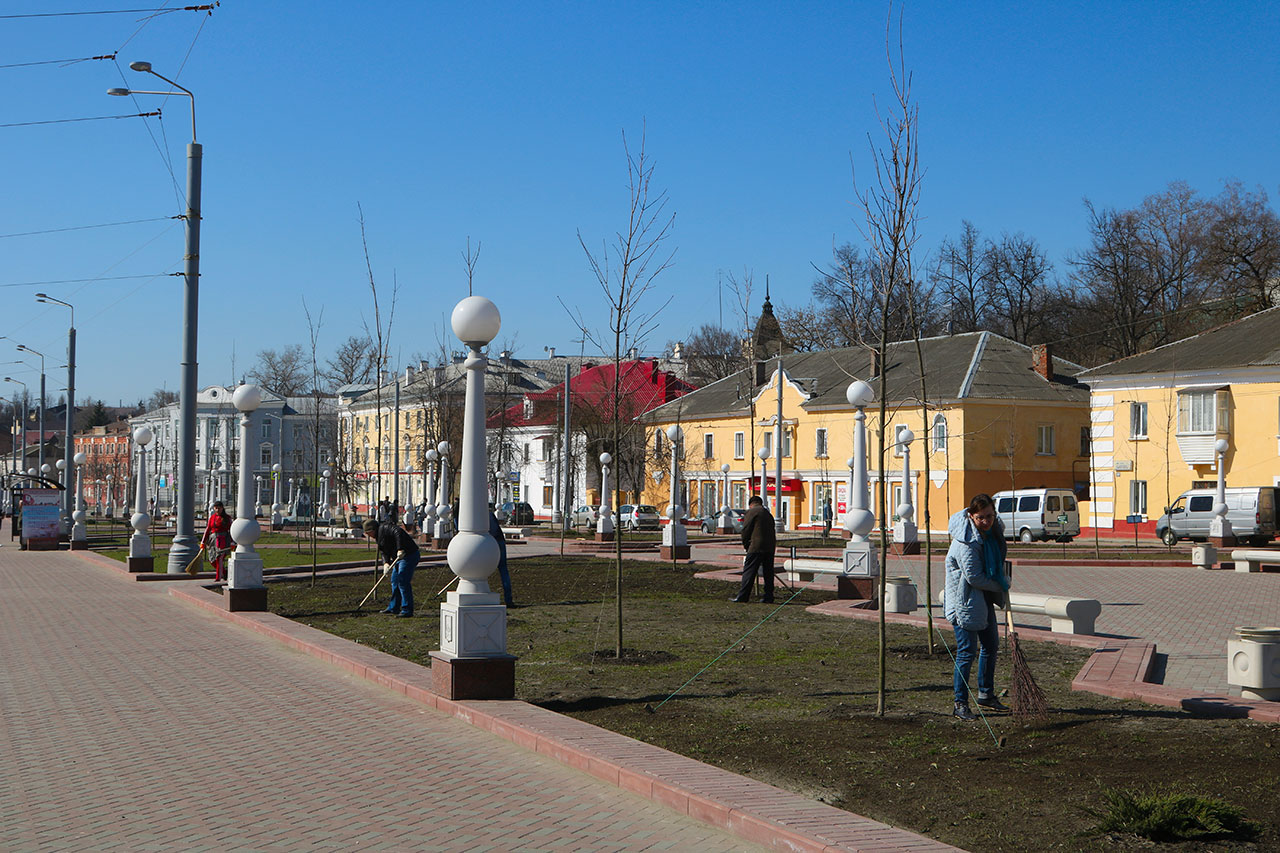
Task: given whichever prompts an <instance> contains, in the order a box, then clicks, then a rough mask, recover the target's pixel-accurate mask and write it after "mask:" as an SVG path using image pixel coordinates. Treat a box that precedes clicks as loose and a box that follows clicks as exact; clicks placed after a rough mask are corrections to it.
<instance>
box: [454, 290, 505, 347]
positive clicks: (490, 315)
mask: <svg viewBox="0 0 1280 853" xmlns="http://www.w3.org/2000/svg"><path fill="white" fill-rule="evenodd" d="M449 323H450V325H451V326H453V333H454V334H455V335H457V336H458V340H460V341H462V342H463V343H465V344H468V345H470V346H474V347H477V348H479V347H481V346H483V345H484V344H487V343H489V341H491V340H493V339H494V338H496V337H497V336H498V330H499V329H501V328H502V315H501V314H500V313H499V312H498V306H497V305H494V304H493V302H492V301H490V300H489V299H486V298H485V297H483V296H468V297H467V298H466V299H464V300H462V301H461V302H459V303H458V304H457V305H455V306H453V315H452V316H451V317H450V318H449Z"/></svg>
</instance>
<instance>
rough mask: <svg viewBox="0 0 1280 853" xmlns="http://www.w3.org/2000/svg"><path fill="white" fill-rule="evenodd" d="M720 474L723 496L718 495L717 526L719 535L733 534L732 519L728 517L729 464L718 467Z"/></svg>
mask: <svg viewBox="0 0 1280 853" xmlns="http://www.w3.org/2000/svg"><path fill="white" fill-rule="evenodd" d="M720 473H722V474H723V475H724V485H723V487H722V492H723V494H721V495H720V497H721V500H720V524H719V525H718V526H719V528H720V532H721V533H732V532H733V519H732V518H731V517H730V516H729V463H728V462H726V463H724V464H723V465H721V466H720Z"/></svg>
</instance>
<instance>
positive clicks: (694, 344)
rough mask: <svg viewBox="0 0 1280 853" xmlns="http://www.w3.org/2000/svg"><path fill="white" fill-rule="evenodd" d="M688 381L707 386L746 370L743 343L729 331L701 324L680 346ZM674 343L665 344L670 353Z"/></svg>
mask: <svg viewBox="0 0 1280 853" xmlns="http://www.w3.org/2000/svg"><path fill="white" fill-rule="evenodd" d="M682 343H683V351H684V358H685V361H686V362H687V363H688V370H689V377H690V378H691V379H696V380H698V382H700V383H702V384H707V383H711V382H714V381H716V380H717V379H724V378H725V377H726V376H732V375H733V374H735V373H737V372H738V371H739V370H742V369H743V368H744V367H746V366H747V360H746V358H745V357H744V356H743V354H742V340H741V339H740V338H739V337H738V336H737V335H736V334H734V333H733V331H732V330H730V329H725V328H722V327H720V326H716V325H712V324H710V323H704V324H702V325H701V326H699V327H698V330H697V331H695V332H694V333H693V334H691V335H689V337H688V338H686V339H685V340H684V341H683V342H682ZM673 347H674V342H668V344H667V349H668V350H671V349H673Z"/></svg>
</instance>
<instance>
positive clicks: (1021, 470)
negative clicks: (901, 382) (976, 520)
mask: <svg viewBox="0 0 1280 853" xmlns="http://www.w3.org/2000/svg"><path fill="white" fill-rule="evenodd" d="M805 399H806V398H805V396H804V394H803V391H802V390H801V389H800V388H799V387H798V386H796V385H794V384H793V383H791V382H790V381H787V382H784V385H783V412H782V417H783V422H784V423H787V424H788V429H789V430H791V431H792V436H793V438H792V455H791V456H787V457H784V458H783V471H782V476H783V480H784V481H786V480H788V479H792V478H795V479H800V480H803V481H804V486H803V489H802V490H801V491H799V492H788V491H785V490H784V492H783V497H784V498H789V503H790V507H789V510H790V511H789V515H788V518H787V527H788V528H789V529H794V528H796V527H799V526H809V525H810V524H814V525H819V526H820V524H821V521H820V517H821V508H820V506H819V505H818V503H817V488H816V487H817V485H818V484H819V483H822V482H831V483H832V484H833V486H834V484H835V483H836V482H840V483H847V482H848V477H849V469H848V467H847V465H846V461H847V460H848V459H849V457H851V456H852V455H853V428H854V411H853V408H852V407H851V406H847V407H844V408H842V409H838V410H825V411H815V412H808V411H805V410H804V409H803V408H802V404H803V403H804V401H805ZM776 413H777V384H776V374H775V377H774V379H773V380H771V381H770V383H769V385H767V386H766V387H765V389H764V390H763V391H761V392H759V393H758V395H757V397H756V405H755V415H754V418H750V417H748V416H747V415H745V414H744V415H742V416H738V417H734V418H705V419H696V418H695V419H685V420H682V422H681V428H682V429H683V430H684V433H685V459H684V462H683V463H682V465H681V470H682V475H681V476H682V477H683V478H684V479H686V480H688V479H691V478H692V479H693V480H694V482H693V483H692V484H691V494H690V504H691V505H690V507H688V508H687V509H688V511H689V513H690V515H694V516H696V515H703V514H706V513H708V512H709V511H713V510H714V509H716V508H718V504H719V502H720V501H721V500H722V499H723V498H722V497H721V496H720V494H721V485H720V484H721V483H722V479H721V478H722V475H721V472H720V466H721V465H722V464H723V463H726V462H727V463H729V465H730V473H729V478H730V494H731V495H732V494H733V485H734V484H735V483H736V484H738V485H743V484H745V483H747V482H749V478H750V476H751V472H752V471H754V473H755V474H756V476H757V477H758V476H759V472H760V460H759V459H758V458H756V457H755V456H754V454H753V447H752V433H753V431H754V434H755V447H756V448H759V447H760V444H761V441H762V438H761V436H762V433H764V432H766V431H772V421H773V418H774V417H775V415H776ZM937 414H941V415H943V416H944V417H945V419H946V427H947V440H946V446H945V449H940V450H934V449H933V440H932V436H929V435H927V432H928V431H927V430H926V421H925V418H924V413H923V411H922V409H921V408H920V407H919V406H914V407H912V406H907V407H900V408H897V409H896V410H895V409H892V408H891V409H890V410H889V414H888V429H887V431H886V432H885V443H886V445H888V444H891V443H892V440H893V439H892V437H893V435H894V430H895V428H896V425H898V424H903V425H906V426H907V427H909V428H910V429H911V431H912V432H913V433H914V434H915V441H914V442H913V443H912V445H911V469H912V471H911V474H912V476H911V483H912V485H911V490H912V496H913V503H914V504H915V507H916V523H917V524H918V525H920V527H921V529H923V527H924V519H925V513H924V505H923V501H924V500H928V501H929V511H930V526H931V528H932V529H933V530H935V531H939V532H941V531H945V530H946V527H947V519H948V518H949V516H950V515H951V513H954V512H956V511H958V510H959V509H961V508H963V507H965V506H967V505H968V503H969V499H970V498H971V497H972V496H973V495H974V494H977V493H978V492H983V491H987V492H995V491H1000V490H1001V489H1008V488H1011V487H1012V486H1011V474H1010V469H1011V467H1012V470H1013V472H1014V480H1013V481H1014V482H1015V483H1016V485H1017V486H1019V487H1022V486H1033V485H1042V484H1043V485H1049V486H1054V485H1062V486H1070V485H1071V484H1072V480H1073V474H1072V466H1073V463H1075V469H1076V475H1075V479H1079V480H1082V481H1083V480H1085V479H1087V470H1088V462H1087V459H1086V458H1084V457H1080V456H1079V449H1080V429H1081V427H1083V426H1084V425H1086V424H1087V423H1088V411H1087V408H1086V406H1085V404H1083V403H1081V404H1075V405H1073V404H1057V403H1042V404H1026V403H1018V402H1013V401H999V402H991V401H965V402H964V403H962V404H955V405H951V406H944V407H940V408H936V409H930V410H929V412H928V423H929V424H932V423H933V420H934V417H935V415H937ZM866 415H867V420H866V424H867V431H868V435H867V457H868V462H867V467H868V469H869V472H870V476H871V479H872V495H871V509H872V511H873V512H876V513H877V515H878V507H879V503H878V500H879V498H878V494H877V488H876V486H877V483H876V479H877V478H876V472H877V471H878V469H879V465H878V458H879V457H878V446H879V438H878V428H879V424H880V416H879V407H878V405H877V404H873V405H872V407H870V408H869V409H868V410H867V412H866ZM764 421H768V424H766V425H761V424H762V422H764ZM788 422H791V423H788ZM670 424H671V422H670V421H667V422H663V423H660V424H651V425H650V426H649V428H648V436H649V438H648V447H649V448H650V449H651V450H652V448H653V446H654V439H653V433H654V431H655V430H656V429H661V430H663V431H665V430H666V428H667V427H668V426H670ZM753 424H754V428H753V426H752V425H753ZM1049 424H1052V425H1053V426H1054V429H1055V448H1054V449H1055V451H1056V452H1055V453H1054V454H1052V455H1040V454H1037V452H1036V451H1037V427H1039V426H1040V425H1049ZM819 428H825V429H826V430H827V454H826V457H825V458H823V457H818V456H817V455H816V454H815V445H816V431H817V430H818V429H819ZM739 431H741V432H743V433H744V436H743V438H744V441H743V445H744V446H743V454H742V457H741V458H736V457H735V455H734V452H733V450H734V442H733V436H734V433H735V432H739ZM707 433H710V434H711V435H712V437H713V448H712V450H713V455H712V457H711V458H709V459H708V458H705V456H704V450H703V436H704V435H705V434H707ZM1010 447H1012V450H1013V456H1012V457H1010V456H1008V455H1005V453H1004V452H1005V451H1006V450H1007V449H1009V448H1010ZM926 450H927V452H928V453H929V465H930V469H931V473H932V474H933V476H931V478H930V481H931V482H930V485H929V488H928V489H923V483H924V474H923V470H922V469H923V467H924V458H923V453H924V452H926ZM886 460H887V461H886V465H885V469H886V472H887V479H888V481H889V482H890V484H893V485H896V484H897V483H900V482H901V478H902V467H903V459H902V457H901V456H899V455H895V454H894V452H893V450H892V449H887V450H886ZM775 466H776V460H775V459H774V458H773V457H772V456H771V457H770V458H769V466H768V471H769V477H770V480H771V481H772V479H773V477H774V472H775ZM942 474H945V477H943V476H941V475H942ZM707 481H710V482H712V483H714V484H715V492H716V498H715V500H716V504H717V505H716V506H715V507H711V508H708V507H705V506H703V505H702V503H703V502H702V501H701V492H702V488H701V484H702V483H703V482H707ZM833 492H834V495H835V496H839V495H840V494H841V492H840V490H839V489H838V488H836V489H833ZM892 495H893V493H892V490H891V491H890V492H889V493H888V494H887V495H886V504H887V506H888V509H889V514H890V515H892V513H893V498H892ZM669 496H670V485H669V482H668V480H667V478H666V476H665V475H664V477H663V480H662V483H661V484H660V485H655V484H654V482H653V480H652V477H650V478H648V479H647V480H646V488H645V492H644V496H643V501H644V502H645V503H651V504H654V505H655V506H658V507H659V508H660V509H661V508H663V507H665V506H666V504H667V503H668V501H669V499H670V497H669ZM836 504H837V500H835V499H833V507H836ZM772 506H773V499H772V496H771V497H770V507H771V508H772ZM836 516H837V517H836V520H835V523H836V525H839V523H840V515H839V512H838V508H837V511H836Z"/></svg>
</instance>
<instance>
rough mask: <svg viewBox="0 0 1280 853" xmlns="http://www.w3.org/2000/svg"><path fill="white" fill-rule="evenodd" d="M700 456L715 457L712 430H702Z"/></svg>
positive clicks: (714, 438) (704, 457)
mask: <svg viewBox="0 0 1280 853" xmlns="http://www.w3.org/2000/svg"><path fill="white" fill-rule="evenodd" d="M702 458H703V459H715V458H716V436H715V433H712V432H704V433H703V434H702Z"/></svg>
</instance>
